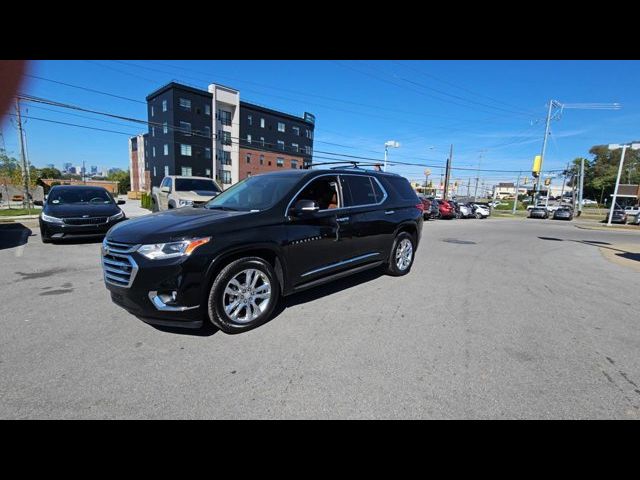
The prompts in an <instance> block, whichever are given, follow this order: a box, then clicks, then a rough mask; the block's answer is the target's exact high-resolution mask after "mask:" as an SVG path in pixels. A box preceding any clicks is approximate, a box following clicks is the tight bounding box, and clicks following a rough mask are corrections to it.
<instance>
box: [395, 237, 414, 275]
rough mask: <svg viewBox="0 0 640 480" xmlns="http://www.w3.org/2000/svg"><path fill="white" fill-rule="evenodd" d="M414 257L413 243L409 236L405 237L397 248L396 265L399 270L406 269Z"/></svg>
mask: <svg viewBox="0 0 640 480" xmlns="http://www.w3.org/2000/svg"><path fill="white" fill-rule="evenodd" d="M412 258H413V244H412V243H411V240H409V239H408V238H403V239H402V240H401V241H400V244H399V245H398V248H397V249H396V266H397V267H398V269H399V270H406V269H407V268H408V267H409V265H410V264H411V259H412Z"/></svg>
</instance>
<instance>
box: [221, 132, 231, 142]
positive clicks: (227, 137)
mask: <svg viewBox="0 0 640 480" xmlns="http://www.w3.org/2000/svg"><path fill="white" fill-rule="evenodd" d="M222 144H223V145H231V132H222Z"/></svg>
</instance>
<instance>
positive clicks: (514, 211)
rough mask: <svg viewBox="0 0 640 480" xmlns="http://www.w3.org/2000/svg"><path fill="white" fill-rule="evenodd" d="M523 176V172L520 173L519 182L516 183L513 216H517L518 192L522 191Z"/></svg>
mask: <svg viewBox="0 0 640 480" xmlns="http://www.w3.org/2000/svg"><path fill="white" fill-rule="evenodd" d="M521 176H522V172H518V181H517V182H516V199H515V200H514V201H513V211H512V212H511V214H512V215H515V214H516V208H518V191H519V190H520V177H521Z"/></svg>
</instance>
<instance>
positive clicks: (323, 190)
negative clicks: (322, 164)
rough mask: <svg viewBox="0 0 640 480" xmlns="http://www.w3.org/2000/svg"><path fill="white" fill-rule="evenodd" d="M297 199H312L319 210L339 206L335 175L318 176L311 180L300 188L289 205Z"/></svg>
mask: <svg viewBox="0 0 640 480" xmlns="http://www.w3.org/2000/svg"><path fill="white" fill-rule="evenodd" d="M299 200H313V201H314V202H316V203H317V204H318V206H319V207H320V210H328V209H333V208H340V207H341V206H342V205H341V204H340V195H339V194H338V179H337V177H320V178H318V179H316V180H314V181H312V182H311V183H310V184H309V185H307V186H306V187H305V188H304V190H302V191H301V192H300V193H299V194H298V196H297V197H296V198H295V200H294V201H293V202H292V203H291V205H292V206H293V205H295V204H296V202H298V201H299Z"/></svg>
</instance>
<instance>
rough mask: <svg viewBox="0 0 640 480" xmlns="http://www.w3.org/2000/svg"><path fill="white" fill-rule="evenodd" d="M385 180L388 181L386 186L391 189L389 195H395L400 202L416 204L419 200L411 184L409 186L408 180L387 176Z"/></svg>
mask: <svg viewBox="0 0 640 480" xmlns="http://www.w3.org/2000/svg"><path fill="white" fill-rule="evenodd" d="M384 180H385V181H386V185H388V186H389V188H390V189H391V192H389V193H390V194H391V193H394V194H395V196H396V197H397V198H399V199H400V200H406V201H412V202H414V201H416V200H417V199H418V196H417V195H416V192H415V191H414V190H413V188H411V184H409V181H408V180H407V179H406V178H404V177H395V176H385V177H384Z"/></svg>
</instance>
